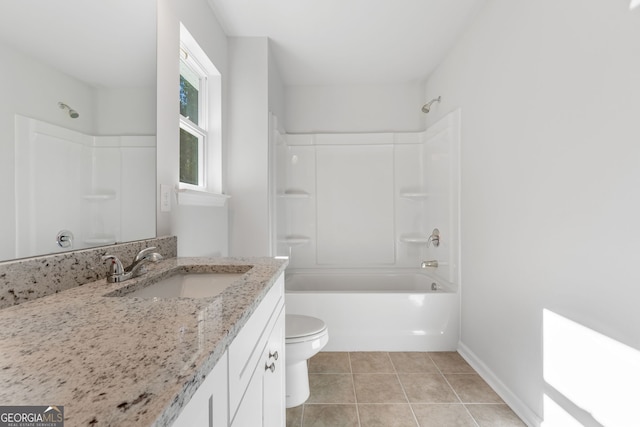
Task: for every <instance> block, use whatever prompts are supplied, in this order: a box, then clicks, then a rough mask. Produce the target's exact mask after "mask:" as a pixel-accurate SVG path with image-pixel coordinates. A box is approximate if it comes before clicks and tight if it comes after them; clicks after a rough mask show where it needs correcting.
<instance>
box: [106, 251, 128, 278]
mask: <svg viewBox="0 0 640 427" xmlns="http://www.w3.org/2000/svg"><path fill="white" fill-rule="evenodd" d="M107 260H111V266H110V267H109V275H111V276H119V275H121V274H123V273H124V267H123V266H122V262H120V260H119V259H118V257H117V256H115V255H109V254H105V255H104V256H103V257H102V261H107Z"/></svg>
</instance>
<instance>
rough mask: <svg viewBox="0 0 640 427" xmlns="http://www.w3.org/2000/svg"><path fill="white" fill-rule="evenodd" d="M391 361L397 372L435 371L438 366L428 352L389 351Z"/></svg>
mask: <svg viewBox="0 0 640 427" xmlns="http://www.w3.org/2000/svg"><path fill="white" fill-rule="evenodd" d="M389 357H390V358H391V362H392V363H393V366H394V367H395V368H396V372H398V373H437V372H438V368H437V367H436V365H435V363H433V361H432V360H431V358H430V357H429V354H428V353H423V352H393V353H389Z"/></svg>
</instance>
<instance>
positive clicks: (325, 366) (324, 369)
mask: <svg viewBox="0 0 640 427" xmlns="http://www.w3.org/2000/svg"><path fill="white" fill-rule="evenodd" d="M309 372H310V373H313V374H344V373H351V367H350V365H349V353H346V352H320V353H318V354H316V355H315V356H313V357H312V358H311V359H309Z"/></svg>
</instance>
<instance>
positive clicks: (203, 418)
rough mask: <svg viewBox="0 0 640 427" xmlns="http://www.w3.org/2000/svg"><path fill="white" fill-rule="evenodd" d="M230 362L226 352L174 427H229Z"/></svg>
mask: <svg viewBox="0 0 640 427" xmlns="http://www.w3.org/2000/svg"><path fill="white" fill-rule="evenodd" d="M228 360H229V359H228V352H227V351H225V352H224V354H223V355H222V357H221V358H220V360H218V363H216V366H214V368H213V370H212V371H211V372H210V373H209V375H207V377H206V378H205V379H204V381H203V383H202V384H201V385H200V387H198V390H196V392H195V394H194V395H193V396H192V397H191V400H189V403H187V405H186V406H185V407H184V409H183V410H182V412H181V413H180V415H179V416H178V419H177V420H176V421H175V422H174V423H173V426H174V427H227V426H228V423H229V421H228V420H229V405H228V398H227V395H228V387H227V371H228Z"/></svg>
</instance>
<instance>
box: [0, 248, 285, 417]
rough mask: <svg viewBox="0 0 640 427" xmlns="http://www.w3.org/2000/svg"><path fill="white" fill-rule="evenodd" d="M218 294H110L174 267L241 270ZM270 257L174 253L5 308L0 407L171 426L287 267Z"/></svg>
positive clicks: (0, 321)
mask: <svg viewBox="0 0 640 427" xmlns="http://www.w3.org/2000/svg"><path fill="white" fill-rule="evenodd" d="M248 265H250V266H253V268H252V269H251V270H249V271H248V272H247V273H246V274H244V275H243V276H242V277H241V278H240V279H239V280H238V281H237V282H235V283H234V284H232V285H231V286H229V287H228V288H227V289H226V290H225V291H224V292H223V293H221V294H220V295H217V296H215V297H210V298H202V299H189V298H176V299H157V298H155V299H154V298H130V297H108V296H105V294H109V293H112V292H116V293H117V290H118V289H120V288H123V287H125V286H127V287H129V286H131V287H143V286H144V285H145V284H148V283H152V282H155V281H158V280H161V279H162V278H164V277H168V276H170V275H172V274H174V273H175V272H176V271H184V272H187V271H190V272H213V271H216V272H242V271H244V270H243V269H242V267H243V266H248ZM286 265H287V261H286V260H279V259H273V258H171V259H166V260H163V261H161V262H159V263H157V264H154V265H151V266H150V267H149V272H148V273H147V274H146V275H144V276H141V277H138V278H135V279H131V280H128V281H126V282H122V283H107V282H106V280H105V279H101V280H98V281H95V282H91V283H88V284H85V285H83V286H79V287H75V288H72V289H68V290H65V291H63V292H60V293H57V294H55V295H50V296H46V297H42V298H39V299H36V300H34V301H30V302H25V303H23V304H20V305H17V306H12V307H9V308H5V309H2V310H0V405H63V406H64V415H65V426H69V427H71V426H94V425H98V426H133V425H136V426H147V425H158V426H165V425H171V423H172V422H173V421H174V420H175V419H176V418H177V416H178V414H179V413H180V411H181V409H182V407H183V406H184V405H185V404H186V403H187V402H188V401H189V399H190V398H191V396H192V395H193V393H194V392H195V390H196V389H197V388H198V386H199V385H200V384H201V383H202V381H203V380H204V377H205V376H206V375H207V374H208V373H209V372H210V371H211V369H212V368H213V367H214V366H215V364H216V362H217V361H218V359H219V358H220V356H222V354H223V353H224V351H225V350H226V348H227V347H228V346H229V344H230V343H231V341H232V340H233V338H234V337H235V336H236V334H237V333H238V331H239V330H240V329H241V328H242V326H243V325H244V324H245V322H246V320H247V319H248V318H249V316H250V315H251V313H252V312H253V311H254V309H255V307H256V306H257V305H258V304H259V302H260V301H261V300H262V298H263V297H264V295H265V294H266V292H267V291H268V290H269V288H270V287H271V286H272V285H273V283H275V280H276V278H277V277H278V276H279V275H280V273H282V272H284V269H285V267H286Z"/></svg>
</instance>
